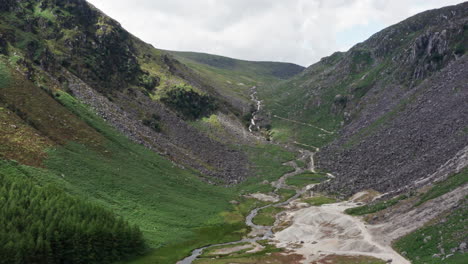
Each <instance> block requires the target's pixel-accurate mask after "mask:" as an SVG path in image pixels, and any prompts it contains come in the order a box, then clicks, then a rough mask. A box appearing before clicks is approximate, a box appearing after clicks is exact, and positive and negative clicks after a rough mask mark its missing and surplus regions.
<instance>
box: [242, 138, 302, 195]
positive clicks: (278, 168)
mask: <svg viewBox="0 0 468 264" xmlns="http://www.w3.org/2000/svg"><path fill="white" fill-rule="evenodd" d="M239 148H240V150H242V151H245V152H246V153H247V155H248V157H249V160H251V161H252V163H253V164H254V167H253V168H252V169H253V170H254V171H255V172H256V174H257V177H251V178H249V179H247V180H246V181H244V182H243V183H241V184H240V185H238V188H239V190H240V191H241V193H255V192H263V193H268V192H270V191H272V190H273V187H272V186H271V185H270V184H259V183H261V182H263V181H265V180H266V181H268V182H271V181H275V180H277V179H278V178H280V177H281V176H282V175H283V174H285V173H287V172H291V171H294V168H292V167H290V166H284V165H282V164H283V163H284V162H287V161H290V160H294V159H295V158H296V157H295V153H293V152H290V151H287V150H285V149H284V148H282V147H280V146H278V145H272V144H267V145H262V144H258V145H256V146H239Z"/></svg>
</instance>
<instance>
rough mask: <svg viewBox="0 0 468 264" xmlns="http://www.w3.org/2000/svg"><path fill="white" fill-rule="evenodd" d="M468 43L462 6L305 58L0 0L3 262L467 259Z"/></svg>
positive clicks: (314, 263)
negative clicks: (143, 35) (240, 50)
mask: <svg viewBox="0 0 468 264" xmlns="http://www.w3.org/2000/svg"><path fill="white" fill-rule="evenodd" d="M467 50H468V2H465V3H461V4H458V5H453V6H447V7H443V8H440V9H434V10H428V11H425V12H422V13H420V14H417V15H415V16H412V17H409V18H407V19H405V20H403V21H401V22H399V23H397V24H395V25H393V26H390V27H388V28H386V29H384V30H382V31H380V32H378V33H376V34H374V35H373V36H371V37H370V38H369V39H368V40H365V41H363V42H361V43H358V44H356V45H355V46H353V47H352V48H350V49H349V50H348V51H346V52H335V53H333V54H332V55H330V56H328V57H324V58H322V59H321V60H320V61H318V62H317V63H314V64H312V65H310V66H308V67H303V66H300V65H296V64H293V63H285V62H264V61H246V60H239V59H233V58H229V57H224V56H219V55H212V54H206V53H197V52H181V51H171V50H163V49H158V48H155V47H153V46H152V45H151V44H148V43H145V42H143V41H142V40H140V39H139V38H137V37H136V36H135V35H133V34H132V33H130V32H128V31H127V30H126V29H124V28H123V27H122V26H121V25H120V23H119V22H117V21H116V20H114V19H113V18H111V17H109V16H107V15H106V14H105V13H104V12H103V11H101V10H99V9H97V8H96V7H94V6H93V5H92V4H90V3H88V2H87V1H85V0H63V1H57V0H39V1H33V0H0V264H3V263H5V264H11V263H13V264H23V263H47V264H49V263H50V264H54V263H57V264H62V263H91V264H94V263H96V264H97V263H118V264H174V263H177V264H190V263H194V264H234V263H235V264H240V263H246V264H253V263H255V264H257V263H258V264H267V263H269V264H362V263H368V264H382V263H396V264H407V263H413V264H439V263H444V264H462V263H463V264H464V263H467V261H468V247H467V243H468V241H467V237H468V229H467V219H468V215H467V213H468V200H467V197H468V103H467V102H468V56H467V55H466V51H467ZM323 55H324V56H325V55H327V54H323Z"/></svg>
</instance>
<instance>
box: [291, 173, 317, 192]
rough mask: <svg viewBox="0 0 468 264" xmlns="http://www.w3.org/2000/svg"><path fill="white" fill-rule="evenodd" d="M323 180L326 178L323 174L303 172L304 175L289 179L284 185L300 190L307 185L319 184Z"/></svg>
mask: <svg viewBox="0 0 468 264" xmlns="http://www.w3.org/2000/svg"><path fill="white" fill-rule="evenodd" d="M325 179H326V176H325V175H323V174H320V173H312V172H305V173H301V174H298V175H294V176H292V177H289V178H288V179H287V180H286V184H287V185H292V186H296V187H299V188H302V187H305V186H307V185H309V184H314V183H320V182H321V181H323V180H325Z"/></svg>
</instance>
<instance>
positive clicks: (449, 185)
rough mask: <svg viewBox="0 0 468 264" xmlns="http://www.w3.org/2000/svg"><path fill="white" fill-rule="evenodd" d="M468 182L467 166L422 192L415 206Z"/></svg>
mask: <svg viewBox="0 0 468 264" xmlns="http://www.w3.org/2000/svg"><path fill="white" fill-rule="evenodd" d="M467 182H468V168H465V169H464V170H462V171H461V172H460V173H457V174H454V175H452V176H450V177H448V178H447V179H446V180H444V181H441V182H438V183H436V184H435V185H434V187H432V188H431V189H430V190H429V191H427V192H425V193H424V194H422V195H421V196H420V198H419V201H418V202H417V203H416V204H415V206H419V205H421V204H423V203H425V202H427V201H429V200H432V199H434V198H437V197H440V196H442V195H444V194H446V193H448V192H450V191H452V190H454V189H456V188H458V187H460V186H462V185H464V184H466V183H467Z"/></svg>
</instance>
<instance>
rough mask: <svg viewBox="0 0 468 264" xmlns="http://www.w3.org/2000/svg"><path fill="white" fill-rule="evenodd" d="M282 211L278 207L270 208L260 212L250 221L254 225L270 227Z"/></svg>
mask: <svg viewBox="0 0 468 264" xmlns="http://www.w3.org/2000/svg"><path fill="white" fill-rule="evenodd" d="M282 210H283V209H281V208H279V207H274V206H270V207H267V208H265V209H262V210H260V212H258V214H257V216H256V217H255V218H254V219H253V220H252V221H253V223H254V224H256V225H262V226H272V225H273V224H274V223H275V221H276V217H275V216H276V215H277V214H278V213H280V212H281V211H282Z"/></svg>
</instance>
